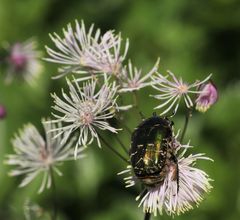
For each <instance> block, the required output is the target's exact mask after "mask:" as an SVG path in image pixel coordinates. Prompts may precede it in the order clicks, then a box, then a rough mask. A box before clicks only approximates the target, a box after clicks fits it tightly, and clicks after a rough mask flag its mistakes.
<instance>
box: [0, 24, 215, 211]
mask: <svg viewBox="0 0 240 220" xmlns="http://www.w3.org/2000/svg"><path fill="white" fill-rule="evenodd" d="M50 38H51V40H52V41H53V43H54V46H55V48H54V49H52V48H50V47H47V46H46V51H47V53H48V56H49V57H48V58H45V60H46V61H49V62H52V63H56V64H59V65H60V68H59V69H58V74H57V76H55V77H54V78H61V77H64V76H66V75H70V74H73V75H74V77H73V78H70V77H68V78H66V85H67V86H68V88H67V90H66V89H62V92H61V95H57V94H55V93H53V94H52V98H53V102H54V105H53V107H52V108H53V110H54V111H53V112H52V116H53V118H52V119H48V120H47V121H46V120H43V122H42V123H43V126H44V129H45V138H44V137H42V136H41V135H40V133H39V132H38V130H37V129H36V128H35V127H34V126H33V125H31V124H29V125H27V126H25V127H24V129H23V130H22V131H21V132H20V133H19V135H16V137H15V138H14V140H13V146H14V151H15V154H12V155H8V159H7V160H6V163H7V164H9V165H14V166H16V168H15V169H13V170H12V171H11V172H10V175H11V176H18V175H26V176H25V178H24V179H23V181H22V182H21V184H20V186H21V187H23V186H26V185H27V184H29V183H30V182H31V181H32V180H33V179H34V178H35V177H36V176H38V175H39V174H42V175H43V178H42V183H41V186H40V188H39V192H42V191H43V190H44V189H45V188H46V187H47V188H49V187H50V186H51V183H52V181H53V179H52V178H53V172H55V173H57V174H58V175H62V173H61V172H60V170H59V169H58V165H60V164H61V163H62V162H64V161H66V160H72V159H74V158H75V159H77V158H81V157H83V154H82V151H83V150H84V149H85V148H86V147H87V146H88V145H90V144H92V143H93V142H94V141H95V142H96V145H97V146H98V147H100V148H101V146H102V143H104V145H106V147H108V148H110V149H111V150H112V152H114V153H115V154H116V155H117V156H119V157H120V158H121V159H123V160H124V161H125V162H129V160H128V159H126V157H124V156H122V154H121V153H119V151H118V149H116V148H115V147H112V146H111V144H109V143H108V142H107V141H106V140H105V139H104V137H103V136H101V133H102V132H109V134H113V135H112V136H114V137H116V133H118V131H119V130H120V129H119V128H118V127H117V126H118V125H119V124H120V123H112V122H115V120H117V119H118V117H116V116H119V118H121V120H122V124H123V127H124V128H126V130H128V131H130V129H129V128H128V127H127V125H125V124H124V123H126V118H125V119H124V116H123V115H124V111H123V112H121V110H129V109H130V108H131V107H132V103H130V104H128V105H125V106H123V105H122V104H125V103H123V99H120V101H121V102H120V101H119V99H118V97H119V96H121V95H122V94H123V93H126V92H129V93H132V94H133V98H134V100H135V103H134V106H135V107H136V109H137V110H138V111H140V109H139V106H137V96H136V94H135V93H136V92H137V91H138V90H140V89H143V88H145V87H147V86H151V87H152V88H153V89H155V90H156V91H157V92H158V94H154V95H152V97H154V98H156V99H157V100H158V101H159V103H158V105H157V106H156V107H155V109H157V110H159V111H160V113H159V114H156V113H155V114H154V115H153V117H151V118H150V119H151V120H148V119H146V120H145V122H144V121H143V122H142V123H141V124H140V125H139V127H140V126H141V129H140V131H139V136H138V137H139V139H141V141H140V142H139V143H140V144H136V146H135V147H136V148H137V149H138V150H139V149H140V153H139V152H138V151H134V152H133V154H131V155H128V150H127V149H126V147H125V146H124V144H123V142H122V141H121V139H119V138H117V137H116V140H117V141H118V143H119V144H120V145H121V146H122V148H123V149H124V150H125V152H127V156H130V161H131V165H129V166H128V167H127V169H126V170H125V171H123V172H121V173H120V174H123V173H129V174H130V176H129V177H126V178H124V180H125V182H126V187H130V186H134V185H136V184H137V183H138V182H140V183H141V184H143V185H144V186H145V190H144V191H143V192H142V193H141V194H140V196H138V197H137V200H140V203H139V206H142V207H143V210H144V212H145V213H153V214H154V215H157V213H160V214H163V211H164V210H165V212H166V213H167V214H169V215H179V214H181V213H184V212H185V211H187V210H189V209H192V208H193V207H194V205H198V204H199V203H200V201H201V200H202V199H203V194H204V193H208V192H209V191H210V189H211V188H212V186H211V184H210V181H211V179H210V178H209V177H208V175H207V174H206V173H205V172H204V171H202V170H200V169H198V168H196V167H195V163H196V162H197V161H198V160H211V159H210V158H208V157H206V156H204V154H190V155H187V156H186V152H187V149H188V148H190V146H189V144H187V145H182V144H181V143H180V142H182V140H183V136H184V134H185V131H186V127H187V126H186V124H185V126H184V131H183V133H182V135H181V138H180V139H181V141H180V142H179V141H177V135H176V136H174V135H173V127H172V124H173V122H171V121H170V120H169V119H168V118H167V117H166V116H165V117H163V116H162V115H166V114H167V113H169V112H171V111H172V112H173V113H174V115H175V114H176V112H177V111H178V108H179V106H180V104H181V101H182V100H183V103H184V104H185V109H186V111H187V112H192V110H193V108H194V107H195V108H196V110H198V111H200V112H205V111H206V110H207V109H208V108H209V107H211V106H212V105H213V104H214V103H215V102H216V101H217V98H218V92H217V89H216V87H215V86H214V84H213V83H212V82H211V81H210V78H211V75H209V76H208V77H206V78H205V79H203V80H201V81H200V80H196V81H195V82H193V83H192V84H189V83H187V82H185V81H183V80H182V78H180V77H177V76H175V75H174V74H173V73H172V72H170V71H168V74H167V75H166V76H165V75H162V74H161V73H159V72H158V66H159V59H158V60H157V62H156V63H155V65H154V66H153V67H152V68H151V69H150V71H149V72H147V73H145V74H143V71H142V70H141V69H139V68H137V67H135V66H134V65H133V64H132V62H131V61H130V60H127V52H128V48H129V42H128V40H126V41H123V40H122V37H121V34H116V33H115V31H113V30H111V31H107V32H106V33H104V34H101V31H100V30H99V29H97V30H94V25H91V26H90V28H89V29H87V28H86V27H85V24H84V22H83V21H81V24H79V23H78V21H76V22H75V26H74V27H73V26H72V25H71V24H69V25H68V26H67V29H63V37H61V36H60V35H58V34H56V33H54V34H51V35H50ZM9 54H10V55H9V57H8V58H7V61H8V63H9V65H10V69H9V71H8V75H9V78H12V77H13V75H17V74H20V73H21V77H23V78H24V79H26V80H27V81H28V82H31V81H32V80H33V78H34V77H35V74H36V73H37V71H36V70H37V69H38V68H37V66H38V62H37V59H36V58H37V57H38V52H37V51H35V46H34V43H33V42H32V41H31V42H25V43H23V44H19V43H18V44H15V45H13V46H12V47H11V49H10V53H9ZM33 70H34V71H33ZM124 101H125V100H124ZM119 103H120V104H119ZM140 113H141V112H140ZM158 115H160V116H158ZM4 116H5V112H4V108H1V106H0V118H3V117H4ZM114 118H115V120H113V119H114ZM186 121H188V120H186ZM155 122H156V123H155ZM143 123H146V124H144V125H143ZM124 125H125V126H124ZM139 127H138V128H139ZM136 130H137V129H136ZM136 130H135V131H136ZM130 132H131V131H130ZM131 133H132V132H131ZM134 134H135V132H133V133H132V142H131V147H132V143H133V139H134ZM131 149H132V148H131ZM138 153H139V155H140V156H139V155H137V154H138ZM133 155H137V160H136V164H138V163H141V165H139V167H136V166H134V164H133V162H132V156H133ZM135 168H136V169H138V170H140V172H139V173H140V176H138V175H137V174H136V172H135ZM146 170H147V171H146ZM134 172H135V173H134ZM143 172H145V174H146V173H147V174H148V175H150V176H147V177H146V178H145V179H144V181H145V182H144V181H143V178H144V177H145V176H144V175H143V176H141V174H142V173H143ZM155 174H156V176H157V178H155V177H156V176H155Z"/></svg>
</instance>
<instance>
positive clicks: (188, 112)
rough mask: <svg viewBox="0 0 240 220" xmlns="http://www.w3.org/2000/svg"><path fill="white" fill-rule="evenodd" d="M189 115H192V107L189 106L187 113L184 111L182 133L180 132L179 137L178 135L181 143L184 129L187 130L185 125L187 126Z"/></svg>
mask: <svg viewBox="0 0 240 220" xmlns="http://www.w3.org/2000/svg"><path fill="white" fill-rule="evenodd" d="M191 117H192V109H191V108H189V109H188V111H187V113H186V116H185V122H184V127H183V131H182V134H181V137H180V143H182V141H183V139H184V136H185V134H186V130H187V127H188V123H189V119H190V118H191Z"/></svg>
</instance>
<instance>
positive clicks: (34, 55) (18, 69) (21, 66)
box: [5, 39, 42, 85]
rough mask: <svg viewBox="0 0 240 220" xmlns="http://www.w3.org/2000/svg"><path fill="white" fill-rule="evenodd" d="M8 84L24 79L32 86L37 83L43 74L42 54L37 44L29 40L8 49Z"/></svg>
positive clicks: (6, 59)
mask: <svg viewBox="0 0 240 220" xmlns="http://www.w3.org/2000/svg"><path fill="white" fill-rule="evenodd" d="M7 53H8V55H7V57H6V58H5V61H6V65H7V71H6V72H7V76H6V81H7V83H9V82H11V81H12V80H13V79H14V78H19V79H23V80H25V81H26V82H28V83H29V84H30V85H34V84H35V83H36V78H37V76H38V75H39V74H40V73H41V70H42V65H41V63H40V57H41V53H40V52H39V51H38V50H37V42H36V41H34V40H33V39H29V40H27V41H25V42H21V43H20V42H18V43H14V44H12V45H10V46H9V47H8V48H7Z"/></svg>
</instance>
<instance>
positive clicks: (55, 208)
mask: <svg viewBox="0 0 240 220" xmlns="http://www.w3.org/2000/svg"><path fill="white" fill-rule="evenodd" d="M50 176H51V180H52V186H51V188H52V200H53V212H52V216H51V220H57V200H56V183H55V180H54V174H53V169H52V167H50Z"/></svg>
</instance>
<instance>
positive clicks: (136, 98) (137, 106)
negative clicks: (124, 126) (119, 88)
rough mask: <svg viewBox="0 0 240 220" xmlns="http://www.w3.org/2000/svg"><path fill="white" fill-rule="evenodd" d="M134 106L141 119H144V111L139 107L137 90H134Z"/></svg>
mask: <svg viewBox="0 0 240 220" xmlns="http://www.w3.org/2000/svg"><path fill="white" fill-rule="evenodd" d="M132 94H133V103H134V104H133V107H134V108H135V109H136V110H137V111H138V113H139V115H140V117H141V119H144V118H145V117H144V115H143V114H142V112H141V111H140V109H139V100H138V95H137V92H136V91H133V93H132Z"/></svg>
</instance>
